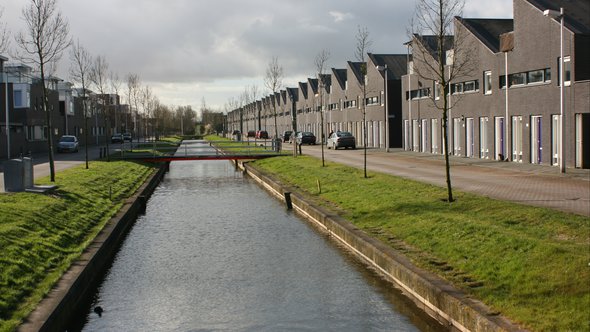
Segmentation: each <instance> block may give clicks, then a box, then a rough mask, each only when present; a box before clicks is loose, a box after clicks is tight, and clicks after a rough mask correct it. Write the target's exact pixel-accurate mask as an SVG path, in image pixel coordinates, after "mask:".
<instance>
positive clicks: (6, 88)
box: [3, 69, 10, 159]
mask: <svg viewBox="0 0 590 332" xmlns="http://www.w3.org/2000/svg"><path fill="white" fill-rule="evenodd" d="M3 74H4V100H5V108H4V111H5V113H6V159H10V122H9V120H10V117H9V115H8V73H7V72H6V69H4V70H3Z"/></svg>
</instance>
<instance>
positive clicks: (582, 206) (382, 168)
mask: <svg viewBox="0 0 590 332" xmlns="http://www.w3.org/2000/svg"><path fill="white" fill-rule="evenodd" d="M285 148H287V149H289V148H290V146H289V145H286V146H285ZM302 150H303V154H304V155H310V156H314V157H318V158H321V148H320V146H303V147H302ZM363 154H364V153H363V149H362V148H360V149H357V150H342V149H341V150H336V151H333V150H329V149H327V148H325V147H324V157H325V159H326V160H330V161H336V162H340V163H343V164H347V165H350V166H354V167H359V168H362V167H363V163H364V162H363V159H364V156H363ZM367 169H368V170H370V171H376V172H381V173H387V174H392V175H396V176H401V177H404V178H410V179H414V180H417V181H421V182H426V183H430V184H434V185H438V186H443V187H446V177H445V167H444V156H442V155H433V154H428V153H418V152H409V151H403V150H400V149H392V150H390V152H385V151H384V150H378V149H368V150H367ZM451 183H452V186H453V190H459V191H464V192H471V193H475V194H479V195H483V196H487V197H490V198H495V199H501V200H507V201H514V202H518V203H522V204H527V205H533V206H541V207H547V208H552V209H556V210H560V211H565V212H571V213H576V214H580V215H584V216H590V170H588V169H575V168H568V169H567V170H566V173H565V174H561V173H559V168H558V167H551V166H544V165H532V164H525V163H522V164H521V163H515V162H499V161H490V160H481V159H476V158H463V157H451Z"/></svg>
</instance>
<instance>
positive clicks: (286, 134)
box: [282, 130, 292, 142]
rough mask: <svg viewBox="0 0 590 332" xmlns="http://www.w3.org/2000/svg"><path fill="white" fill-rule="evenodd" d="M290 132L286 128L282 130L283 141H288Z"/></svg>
mask: <svg viewBox="0 0 590 332" xmlns="http://www.w3.org/2000/svg"><path fill="white" fill-rule="evenodd" d="M291 133H292V131H290V130H287V131H285V132H283V136H282V137H283V142H288V141H289V139H290V138H291Z"/></svg>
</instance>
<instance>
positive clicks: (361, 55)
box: [354, 26, 373, 178]
mask: <svg viewBox="0 0 590 332" xmlns="http://www.w3.org/2000/svg"><path fill="white" fill-rule="evenodd" d="M371 45H373V41H372V40H371V39H370V37H369V30H368V29H367V28H366V27H361V26H359V27H358V30H357V34H356V48H355V51H354V57H355V59H356V61H358V62H361V76H362V77H361V92H362V94H363V98H362V100H361V107H362V110H363V150H364V153H363V160H364V162H363V169H364V175H365V178H366V177H367V140H368V136H367V82H366V76H367V62H366V61H365V56H366V55H367V52H369V48H370V47H371Z"/></svg>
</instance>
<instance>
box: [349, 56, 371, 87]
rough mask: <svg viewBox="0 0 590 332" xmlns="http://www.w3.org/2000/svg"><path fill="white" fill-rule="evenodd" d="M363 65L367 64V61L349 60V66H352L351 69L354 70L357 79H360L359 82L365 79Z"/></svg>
mask: <svg viewBox="0 0 590 332" xmlns="http://www.w3.org/2000/svg"><path fill="white" fill-rule="evenodd" d="M362 65H365V66H366V65H367V64H366V62H353V61H348V66H349V67H350V69H351V70H352V72H353V73H354V76H356V79H357V80H358V82H359V83H362V82H363V81H364V77H363V76H364V75H363V73H362V67H361V66H362Z"/></svg>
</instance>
